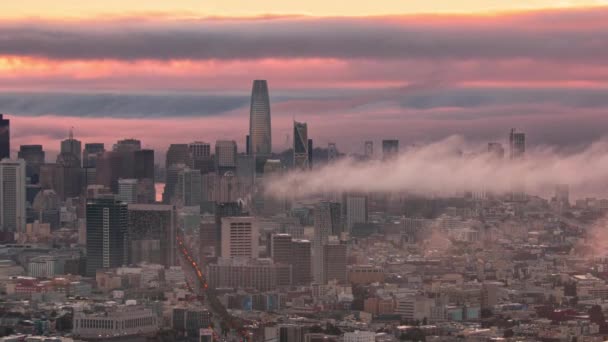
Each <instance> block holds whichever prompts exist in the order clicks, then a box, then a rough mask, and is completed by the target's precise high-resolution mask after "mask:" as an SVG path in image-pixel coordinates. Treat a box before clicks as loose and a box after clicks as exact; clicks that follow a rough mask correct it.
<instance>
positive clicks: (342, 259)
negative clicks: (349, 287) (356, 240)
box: [323, 240, 347, 283]
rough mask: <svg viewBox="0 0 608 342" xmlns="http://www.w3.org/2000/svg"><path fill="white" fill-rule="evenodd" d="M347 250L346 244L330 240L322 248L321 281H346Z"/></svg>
mask: <svg viewBox="0 0 608 342" xmlns="http://www.w3.org/2000/svg"><path fill="white" fill-rule="evenodd" d="M346 261H347V248H346V244H342V243H340V241H337V240H332V241H329V242H328V243H327V244H325V245H324V246H323V279H324V281H325V282H328V281H332V280H337V281H338V282H339V283H346V281H347V273H346V266H347V262H346Z"/></svg>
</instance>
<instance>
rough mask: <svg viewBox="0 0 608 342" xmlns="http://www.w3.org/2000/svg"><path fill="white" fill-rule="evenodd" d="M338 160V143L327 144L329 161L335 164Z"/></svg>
mask: <svg viewBox="0 0 608 342" xmlns="http://www.w3.org/2000/svg"><path fill="white" fill-rule="evenodd" d="M336 159H338V147H336V143H329V144H327V161H328V162H330V163H331V162H333V161H335V160H336Z"/></svg>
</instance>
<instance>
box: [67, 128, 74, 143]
mask: <svg viewBox="0 0 608 342" xmlns="http://www.w3.org/2000/svg"><path fill="white" fill-rule="evenodd" d="M68 138H69V139H70V140H72V139H74V126H72V127H70V131H69V133H68Z"/></svg>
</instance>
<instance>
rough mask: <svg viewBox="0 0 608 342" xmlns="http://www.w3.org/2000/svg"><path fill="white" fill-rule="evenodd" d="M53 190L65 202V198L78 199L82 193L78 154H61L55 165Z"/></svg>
mask: <svg viewBox="0 0 608 342" xmlns="http://www.w3.org/2000/svg"><path fill="white" fill-rule="evenodd" d="M55 166H56V168H57V170H56V172H55V182H54V184H55V186H54V189H55V191H56V192H57V194H58V195H59V197H61V199H63V200H65V199H66V198H72V197H78V196H80V194H81V193H82V191H83V186H82V183H81V181H82V168H81V167H80V153H79V154H78V155H76V154H74V153H71V152H61V153H60V154H59V155H58V156H57V162H56V163H55Z"/></svg>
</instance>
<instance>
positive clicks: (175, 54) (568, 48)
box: [0, 9, 608, 63]
mask: <svg viewBox="0 0 608 342" xmlns="http://www.w3.org/2000/svg"><path fill="white" fill-rule="evenodd" d="M600 13H601V14H603V15H604V18H605V17H606V16H608V9H589V10H587V11H581V10H575V11H549V12H535V13H533V14H529V13H528V14H520V15H519V16H518V15H506V16H502V17H501V16H496V17H492V18H491V20H489V19H487V18H483V17H474V16H470V17H462V16H456V17H449V16H445V17H430V18H428V19H429V20H424V19H425V18H424V17H423V18H416V17H388V18H380V17H379V18H278V19H277V18H271V19H255V20H251V19H232V20H228V19H225V20H214V19H201V20H182V21H163V20H159V21H150V20H139V21H138V20H133V21H130V22H129V21H125V20H123V21H116V22H78V23H61V22H37V23H36V22H14V21H13V22H7V23H4V24H2V25H0V54H3V55H18V56H35V57H45V58H51V59H79V60H83V59H85V60H86V59H95V60H98V59H117V60H141V59H157V60H171V59H193V60H208V59H220V60H252V59H263V58H286V59H289V58H337V59H387V60H399V59H424V60H429V59H430V60H436V61H440V60H471V59H476V60H477V59H485V60H504V59H537V60H538V59H541V60H547V61H576V62H587V63H603V61H605V59H606V58H607V57H608V38H607V35H606V33H607V32H608V24H606V23H604V22H602V21H601V20H599V19H598V18H599V17H600ZM551 18H552V19H553V20H552V19H551ZM590 51H593V53H589V52H590Z"/></svg>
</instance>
